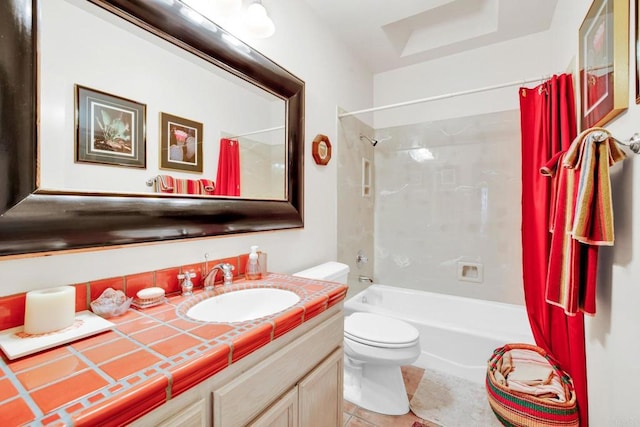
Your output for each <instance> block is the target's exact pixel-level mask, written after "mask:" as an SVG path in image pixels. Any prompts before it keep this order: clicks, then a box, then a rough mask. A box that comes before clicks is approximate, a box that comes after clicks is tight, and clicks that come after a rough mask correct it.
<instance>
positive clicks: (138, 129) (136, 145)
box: [75, 85, 147, 168]
mask: <svg viewBox="0 0 640 427" xmlns="http://www.w3.org/2000/svg"><path fill="white" fill-rule="evenodd" d="M75 88H76V149H75V154H76V156H75V157H76V158H75V161H76V162H78V163H102V164H108V165H115V166H128V167H135V168H145V167H146V159H147V152H146V140H145V139H146V133H145V120H146V105H145V104H141V103H139V102H135V101H131V100H129V99H125V98H121V97H119V96H115V95H110V94H108V93H105V92H101V91H98V90H95V89H90V88H87V87H84V86H80V85H76V86H75Z"/></svg>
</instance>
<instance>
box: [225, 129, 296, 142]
mask: <svg viewBox="0 0 640 427" xmlns="http://www.w3.org/2000/svg"><path fill="white" fill-rule="evenodd" d="M280 129H284V126H276V127H273V128H268V129H261V130H254V131H253V132H247V133H241V134H240V135H235V136H229V137H227V138H228V139H235V138H241V137H243V136H249V135H256V134H258V133H267V132H273V131H274V130H280Z"/></svg>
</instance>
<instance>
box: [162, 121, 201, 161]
mask: <svg viewBox="0 0 640 427" xmlns="http://www.w3.org/2000/svg"><path fill="white" fill-rule="evenodd" d="M160 136H161V137H160V168H161V169H175V170H180V171H187V172H202V123H198V122H194V121H193V120H189V119H184V118H182V117H178V116H173V115H171V114H167V113H160Z"/></svg>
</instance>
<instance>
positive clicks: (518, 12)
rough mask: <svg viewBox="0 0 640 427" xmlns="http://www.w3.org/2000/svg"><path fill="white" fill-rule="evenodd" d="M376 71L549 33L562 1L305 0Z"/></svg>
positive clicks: (328, 27) (329, 28) (355, 53)
mask: <svg viewBox="0 0 640 427" xmlns="http://www.w3.org/2000/svg"><path fill="white" fill-rule="evenodd" d="M304 1H305V2H306V3H307V4H309V6H311V8H312V9H314V10H315V12H316V13H317V14H318V15H319V16H320V17H321V18H322V19H323V20H324V22H325V25H326V26H327V29H328V30H330V31H332V32H333V34H334V35H335V36H337V37H338V38H339V39H340V40H342V41H343V42H344V43H345V44H346V45H347V46H348V47H349V49H350V50H351V51H352V52H353V54H354V55H356V56H357V57H360V58H361V59H362V61H363V62H364V63H365V64H367V65H368V66H369V68H370V69H371V71H372V72H373V73H380V72H383V71H388V70H391V69H394V68H399V67H405V66H407V65H411V64H415V63H419V62H423V61H428V60H432V59H436V58H440V57H443V56H447V55H452V54H455V53H459V52H463V51H466V50H470V49H476V48H478V47H482V46H486V45H489V44H493V43H498V42H502V41H506V40H509V39H514V38H517V37H522V36H525V35H528V34H533V33H537V32H541V31H545V30H547V29H548V28H549V26H550V25H551V19H552V17H553V13H554V11H555V8H556V3H557V2H558V0H533V1H532V0H393V1H389V0H304Z"/></svg>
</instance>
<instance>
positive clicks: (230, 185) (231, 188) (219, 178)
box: [213, 138, 240, 196]
mask: <svg viewBox="0 0 640 427" xmlns="http://www.w3.org/2000/svg"><path fill="white" fill-rule="evenodd" d="M213 194H215V195H218V196H239V195H240V145H239V144H238V141H236V140H233V139H227V138H222V139H221V140H220V155H219V156H218V174H217V175H216V188H215V190H214V192H213Z"/></svg>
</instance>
